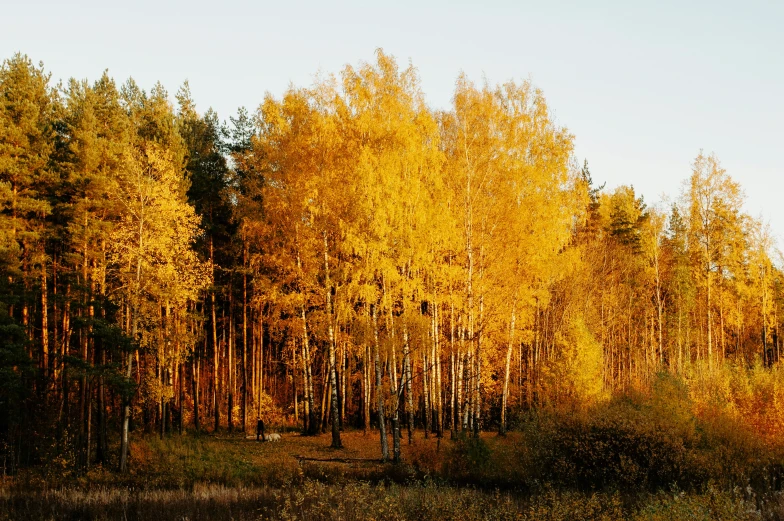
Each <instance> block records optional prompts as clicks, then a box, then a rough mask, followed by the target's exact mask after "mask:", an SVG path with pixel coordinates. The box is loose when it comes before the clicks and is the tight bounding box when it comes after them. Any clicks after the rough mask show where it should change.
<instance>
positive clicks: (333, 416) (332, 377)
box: [323, 232, 343, 449]
mask: <svg viewBox="0 0 784 521" xmlns="http://www.w3.org/2000/svg"><path fill="white" fill-rule="evenodd" d="M323 235H324V278H325V283H324V284H325V286H326V297H327V310H326V311H327V332H328V335H329V383H330V420H331V421H332V448H334V449H340V448H342V447H343V443H342V442H341V441H340V418H339V417H338V414H339V411H338V378H337V372H336V362H335V332H334V330H333V326H332V317H333V316H334V313H333V311H332V285H331V284H330V280H329V260H328V254H327V252H328V246H327V232H324V234H323Z"/></svg>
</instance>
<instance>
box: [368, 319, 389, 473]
mask: <svg viewBox="0 0 784 521" xmlns="http://www.w3.org/2000/svg"><path fill="white" fill-rule="evenodd" d="M371 307H372V313H373V318H372V320H373V338H374V344H373V359H374V365H375V368H376V397H377V398H378V430H379V434H380V436H381V461H384V462H386V461H387V460H388V459H389V442H388V441H387V428H386V417H385V415H384V389H383V386H382V382H381V361H380V359H379V345H378V319H377V317H376V305H375V304H374V305H373V306H371Z"/></svg>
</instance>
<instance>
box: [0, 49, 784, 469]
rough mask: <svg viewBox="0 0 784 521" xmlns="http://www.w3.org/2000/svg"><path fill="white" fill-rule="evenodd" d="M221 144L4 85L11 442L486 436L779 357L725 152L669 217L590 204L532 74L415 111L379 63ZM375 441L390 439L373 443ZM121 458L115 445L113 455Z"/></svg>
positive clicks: (79, 91) (93, 105)
mask: <svg viewBox="0 0 784 521" xmlns="http://www.w3.org/2000/svg"><path fill="white" fill-rule="evenodd" d="M376 58H377V59H376V61H375V63H370V64H362V65H360V66H359V67H357V68H354V67H350V66H348V67H346V68H345V69H344V70H343V71H342V72H341V73H340V74H339V75H337V76H327V77H325V78H322V79H320V80H318V81H317V82H316V83H315V84H314V85H313V86H311V87H309V88H295V87H292V88H291V89H289V90H288V91H287V92H286V93H285V94H284V95H283V97H282V98H275V97H273V96H269V95H268V96H267V97H266V98H265V99H264V101H263V103H262V104H261V105H260V107H259V109H258V111H256V112H255V113H253V114H250V113H248V112H247V111H244V110H240V111H239V112H238V115H237V116H236V117H235V118H230V123H229V124H228V125H226V124H223V123H221V121H220V120H219V118H218V116H217V114H215V112H213V111H212V110H208V111H207V112H205V113H204V114H203V115H200V114H199V113H198V112H197V110H196V107H195V104H194V101H193V100H192V99H191V96H190V93H189V90H188V85H187V83H186V84H184V85H183V86H182V88H181V89H180V90H179V91H178V93H177V95H176V100H177V103H176V106H175V105H173V104H172V103H171V102H170V100H169V96H168V94H167V92H166V91H165V90H164V88H163V87H162V86H161V85H160V84H158V85H156V86H155V87H154V88H153V89H152V90H151V91H150V92H149V93H147V92H145V91H144V90H142V89H140V88H139V87H138V86H137V85H136V84H135V83H134V82H133V80H128V81H127V82H126V83H124V84H122V85H121V86H119V87H118V86H117V84H116V83H115V82H114V80H113V79H112V78H110V77H109V76H108V75H107V74H104V75H103V76H102V77H101V78H100V79H99V80H98V81H96V82H94V83H89V82H87V81H76V80H71V81H70V82H68V84H67V85H58V86H53V85H52V84H51V81H50V77H49V75H48V74H47V73H46V72H45V70H44V69H43V68H42V66H39V67H36V66H34V65H33V63H32V62H31V61H30V60H29V59H28V58H27V57H25V56H21V55H16V56H14V57H12V58H11V59H8V60H6V61H5V62H4V63H3V65H2V68H0V222H1V223H2V225H1V226H0V271H2V277H1V278H0V288H1V289H0V443H2V447H0V451H1V452H2V454H3V458H4V459H3V461H4V463H3V466H4V471H5V472H13V471H14V470H15V469H16V468H18V467H20V466H24V465H27V464H33V463H36V462H40V461H42V460H46V459H47V458H50V459H51V458H60V459H61V460H62V461H66V462H67V464H70V465H77V466H79V467H81V468H88V467H89V466H90V465H92V464H95V463H102V464H111V465H116V466H117V467H118V468H119V469H121V470H125V469H126V467H127V457H128V438H129V431H131V430H134V429H137V430H139V429H144V430H146V431H148V432H149V431H157V432H160V434H161V435H162V436H163V435H166V433H169V432H175V431H178V432H182V431H183V429H185V428H189V429H197V430H205V431H218V430H220V429H228V430H229V431H232V430H235V429H236V430H240V431H243V432H244V431H250V430H251V429H253V428H254V427H255V419H256V417H257V416H261V417H262V418H264V419H265V421H267V422H268V423H272V424H274V425H277V426H284V425H296V426H297V427H298V428H300V429H302V431H303V432H304V433H307V434H315V433H318V432H322V431H326V430H327V429H331V432H332V440H333V446H336V447H337V446H340V445H341V440H340V429H341V428H343V427H344V426H352V427H356V428H364V429H365V430H366V431H369V430H370V429H371V428H374V429H378V430H379V431H380V435H381V445H382V455H383V457H384V458H385V459H386V458H387V457H390V455H391V456H392V457H393V458H394V459H397V458H399V455H400V443H401V437H403V435H402V434H401V430H402V429H404V428H405V429H406V431H407V432H406V436H407V438H408V442H409V443H410V442H411V439H412V433H413V429H414V428H420V429H423V430H424V433H425V436H428V435H430V434H432V435H436V436H441V435H443V433H444V432H445V431H451V432H452V433H453V434H456V433H458V431H470V432H472V433H474V434H475V435H478V433H479V430H480V429H491V428H492V429H498V430H499V431H500V432H501V433H503V432H505V430H506V428H507V427H508V426H509V425H510V424H512V423H513V422H514V419H515V418H517V417H518V416H519V415H520V414H521V413H522V412H523V411H526V410H529V409H531V408H534V407H542V406H553V405H561V404H572V405H575V404H591V403H596V402H598V401H601V400H603V399H604V398H605V397H607V396H609V395H610V394H611V393H614V392H623V391H625V390H629V389H645V388H646V387H647V386H648V385H649V383H650V382H651V381H652V377H653V376H654V375H655V374H656V373H658V372H662V371H669V372H673V373H677V374H681V375H688V374H691V372H694V371H711V370H712V368H713V367H714V366H717V365H721V364H725V363H735V364H738V365H741V366H744V367H748V366H751V365H753V364H755V363H757V364H762V365H767V366H770V365H771V364H774V363H776V362H778V360H779V354H780V346H779V344H780V340H779V338H778V325H779V322H780V318H779V317H778V313H777V310H778V306H779V303H780V301H781V297H782V290H781V280H782V279H781V272H780V271H779V270H777V269H776V268H775V267H774V265H773V263H772V262H771V258H770V252H771V250H772V247H773V244H772V240H771V237H770V233H769V232H768V231H767V229H766V228H765V227H764V226H763V225H762V224H761V223H759V222H757V221H755V220H754V219H751V218H750V217H749V216H747V215H745V214H744V213H743V212H742V209H741V205H742V193H741V191H740V188H739V186H738V185H737V183H735V182H734V181H732V180H731V179H730V178H729V176H728V175H727V174H726V173H725V172H724V170H722V169H721V167H720V164H719V162H718V161H717V160H716V158H715V157H713V156H704V155H703V154H702V153H700V155H699V156H698V157H697V159H696V160H695V161H694V163H693V165H692V168H693V172H692V176H691V179H690V183H689V184H688V185H687V186H686V188H685V189H684V191H683V193H682V194H681V195H680V197H679V198H678V202H676V203H674V204H672V206H671V208H667V209H651V208H647V207H646V205H645V204H644V202H643V199H642V197H640V196H638V195H637V194H636V193H635V192H634V190H633V189H632V188H631V187H620V188H618V189H615V190H612V191H606V190H603V188H602V187H597V186H595V185H594V184H593V181H592V179H591V174H590V172H589V171H588V167H587V163H586V164H584V165H583V166H582V167H580V166H579V165H578V164H577V162H576V160H575V159H574V154H573V136H572V135H571V134H569V132H568V131H567V129H565V128H563V127H561V126H559V125H558V124H557V123H556V122H555V121H554V120H553V118H552V114H551V112H550V110H549V108H548V106H547V103H546V101H545V98H544V96H543V94H542V92H541V91H540V90H538V89H537V88H535V87H534V86H533V85H531V84H530V83H528V82H523V83H514V82H509V83H505V84H502V85H496V86H493V85H488V84H484V85H481V86H478V85H476V84H474V83H472V82H471V81H469V79H467V78H466V77H465V76H463V75H461V76H459V77H458V80H457V82H456V87H455V93H454V98H453V107H452V108H451V109H450V110H448V111H435V110H433V109H431V108H429V107H428V105H427V104H426V101H425V98H424V95H423V93H422V92H421V90H420V87H419V79H418V77H417V73H416V70H415V69H414V68H413V67H408V68H406V69H400V68H399V67H398V65H397V64H396V62H395V60H394V59H393V58H392V57H390V56H388V55H385V54H383V52H381V51H379V52H378V53H377V57H376ZM387 429H391V433H389V434H391V436H392V440H393V444H392V447H391V449H390V448H389V447H388V445H387V435H388V431H387ZM110 447H117V448H118V450H117V451H110Z"/></svg>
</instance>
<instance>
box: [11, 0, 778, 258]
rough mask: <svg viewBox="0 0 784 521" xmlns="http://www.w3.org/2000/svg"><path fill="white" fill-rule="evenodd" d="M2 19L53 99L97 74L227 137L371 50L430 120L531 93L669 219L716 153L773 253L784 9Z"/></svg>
mask: <svg viewBox="0 0 784 521" xmlns="http://www.w3.org/2000/svg"><path fill="white" fill-rule="evenodd" d="M2 3H3V4H4V5H2V7H1V8H0V12H2V17H3V22H2V24H0V25H2V30H0V59H4V58H9V57H11V56H12V55H13V54H14V53H15V52H22V53H24V54H27V55H28V56H29V57H30V58H31V59H32V60H33V61H34V62H36V63H37V62H38V61H43V63H44V67H45V69H46V70H48V71H50V72H51V73H52V77H53V79H54V80H60V79H62V80H63V81H66V80H67V79H68V78H70V77H75V78H77V79H85V78H86V79H88V80H91V81H93V80H95V79H97V78H98V77H99V76H100V75H101V73H102V72H103V71H104V70H106V69H108V71H109V74H110V75H111V76H112V77H114V78H115V80H116V81H117V82H118V83H122V82H124V81H125V80H126V79H127V78H128V77H133V78H134V79H135V80H136V82H137V83H138V84H139V85H140V86H141V87H142V88H145V89H147V90H149V89H150V88H151V87H152V86H153V85H154V84H155V82H156V81H160V82H161V83H162V84H163V85H164V86H165V87H166V88H167V89H168V91H169V93H170V95H171V96H172V98H173V95H174V94H175V93H176V91H177V89H178V88H179V86H180V85H181V84H182V83H183V81H184V80H186V79H187V80H188V81H189V84H190V87H191V93H192V96H193V98H194V100H195V101H196V104H197V108H198V109H199V110H201V111H203V110H206V109H207V108H208V107H212V108H214V109H215V110H216V111H217V112H218V114H219V116H220V117H221V118H222V119H228V117H229V116H230V115H233V114H236V111H237V108H238V107H240V106H244V107H247V108H248V109H249V110H251V111H252V110H255V109H256V107H258V105H259V104H260V103H261V101H262V100H263V98H264V95H265V93H267V92H269V93H271V94H272V95H274V96H280V95H281V94H282V93H283V92H284V91H285V90H286V88H287V87H288V86H289V85H292V84H293V85H295V86H308V85H310V84H312V82H313V80H314V78H315V76H316V75H317V74H318V73H322V74H323V73H327V74H328V73H339V72H340V70H341V69H342V68H343V67H344V66H345V65H346V64H352V65H357V64H359V63H361V62H367V61H372V60H373V58H374V51H375V50H376V49H377V48H383V50H384V52H385V53H387V54H391V55H393V56H395V57H396V58H397V60H398V63H399V64H401V65H406V64H408V62H411V63H412V64H413V65H414V66H415V67H416V68H417V69H418V71H419V74H420V78H421V86H422V90H423V92H424V93H425V96H426V98H427V100H428V102H429V104H430V105H431V106H432V107H433V108H436V109H448V108H449V106H450V103H451V96H452V92H453V89H454V84H455V79H456V78H457V75H458V74H459V73H460V72H461V71H463V72H465V73H466V74H467V75H468V76H469V78H471V79H473V80H474V81H475V82H477V83H481V82H483V81H488V82H489V83H490V84H496V83H502V82H505V81H508V80H516V81H521V80H531V81H532V82H533V83H534V85H536V86H537V87H539V88H541V89H542V90H543V92H544V94H545V97H546V99H547V101H548V105H549V106H550V108H551V110H552V112H553V114H554V115H555V118H556V121H557V123H558V124H559V125H562V126H565V127H567V128H568V129H569V130H570V132H571V133H572V134H574V136H575V155H576V157H577V160H578V161H579V162H580V163H582V162H583V160H586V159H587V160H588V163H589V166H590V170H591V173H592V175H593V178H594V180H595V181H597V182H598V183H599V184H601V183H606V186H607V188H609V189H612V188H614V187H617V186H619V185H623V184H630V185H633V186H634V188H635V190H636V191H637V192H638V193H639V194H642V195H643V196H644V197H645V201H646V202H647V203H648V204H649V205H664V206H667V205H668V201H673V200H676V199H677V198H678V197H679V195H680V193H681V192H682V189H683V182H684V181H685V180H686V179H687V178H688V177H689V175H690V174H691V163H692V161H693V160H694V158H695V157H696V156H697V154H698V153H699V152H700V150H703V151H704V152H705V153H706V154H711V153H713V154H715V155H716V156H717V157H718V158H719V160H720V161H721V164H722V166H723V167H724V168H725V169H726V170H727V173H728V174H729V175H730V176H732V178H733V179H735V180H736V181H738V182H739V183H740V184H741V186H742V187H743V189H744V191H745V194H746V205H745V209H746V211H747V212H748V213H749V214H750V215H752V216H754V217H757V218H762V219H763V220H764V221H766V222H768V223H770V226H771V229H772V232H773V234H774V236H776V237H777V238H778V241H779V245H780V246H782V247H784V204H782V202H781V200H780V199H781V194H782V192H784V190H782V189H783V188H784V166H782V161H781V157H780V156H781V154H780V151H781V150H782V149H784V148H783V147H782V144H784V30H781V27H784V2H780V1H778V2H777V1H774V0H771V1H768V2H755V1H743V2H741V1H738V2H724V1H721V0H714V1H697V0H693V1H689V2H682V1H669V0H665V1H659V2H641V1H598V0H595V1H592V2H576V1H573V2H562V1H549V2H543V1H541V0H539V1H534V2H529V1H517V2H494V1H489V0H486V1H483V2H478V1H473V2H468V1H463V0H452V1H433V2H429V1H425V0H420V1H418V2H414V1H409V0H400V1H395V2H385V3H378V2H371V1H364V2H338V1H335V2H324V1H321V2H318V1H313V2H295V1H290V2H264V1H248V2H243V1H236V0H226V1H222V2H215V1H210V2H206V1H202V0H190V1H187V2H179V1H177V2H174V1H166V0H158V1H149V0H137V1H134V2H122V3H119V2H113V1H109V0H103V1H94V0H85V1H80V0H71V1H68V2H63V1H61V0H48V1H47V0H24V1H22V0H12V1H11V2H10V3H9V2H8V0H3V2H2ZM6 3H7V4H8V5H5V4H6ZM589 4H590V5H589Z"/></svg>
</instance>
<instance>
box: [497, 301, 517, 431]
mask: <svg viewBox="0 0 784 521" xmlns="http://www.w3.org/2000/svg"><path fill="white" fill-rule="evenodd" d="M515 304H516V303H514V302H513V303H512V318H511V320H510V321H509V345H508V346H507V348H506V367H505V368H504V390H503V393H502V394H501V427H500V430H499V434H501V435H502V436H503V435H505V434H506V406H507V399H508V397H509V370H510V367H511V364H512V348H513V346H514V332H515Z"/></svg>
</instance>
